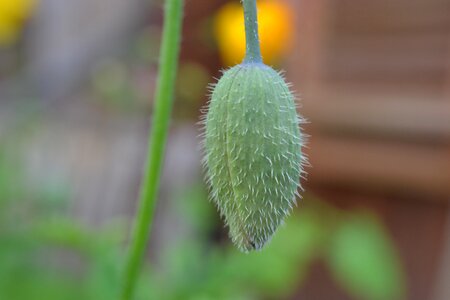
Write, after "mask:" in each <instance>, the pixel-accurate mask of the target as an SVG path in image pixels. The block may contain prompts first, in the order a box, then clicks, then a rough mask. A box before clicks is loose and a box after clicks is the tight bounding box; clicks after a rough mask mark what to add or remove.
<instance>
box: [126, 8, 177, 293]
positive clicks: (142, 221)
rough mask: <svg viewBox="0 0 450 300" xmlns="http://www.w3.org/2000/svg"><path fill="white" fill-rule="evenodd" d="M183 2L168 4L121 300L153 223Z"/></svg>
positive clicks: (135, 273) (134, 274)
mask: <svg viewBox="0 0 450 300" xmlns="http://www.w3.org/2000/svg"><path fill="white" fill-rule="evenodd" d="M182 18H183V0H166V6H165V13H164V26H163V35H162V44H161V50H160V61H159V63H160V70H159V76H158V82H157V85H156V91H155V100H154V113H153V122H152V128H151V133H150V138H149V146H148V157H147V163H146V167H145V175H144V178H143V181H142V183H141V191H140V197H139V208H138V211H137V217H136V219H135V222H134V226H133V232H132V236H131V244H130V248H129V249H128V254H127V257H126V262H125V269H124V274H123V282H122V286H121V291H120V293H121V294H120V299H122V300H129V299H132V296H133V290H134V287H135V284H136V279H137V278H138V274H139V270H140V266H141V265H142V260H143V256H144V252H145V248H146V244H147V240H148V236H149V232H150V228H151V223H152V221H153V214H154V210H155V203H156V197H157V195H158V187H159V181H160V175H161V168H162V162H163V159H164V150H165V145H166V140H167V133H168V131H169V123H170V114H171V111H172V106H173V94H174V83H175V77H176V72H177V67H178V56H179V49H180V36H181V27H182Z"/></svg>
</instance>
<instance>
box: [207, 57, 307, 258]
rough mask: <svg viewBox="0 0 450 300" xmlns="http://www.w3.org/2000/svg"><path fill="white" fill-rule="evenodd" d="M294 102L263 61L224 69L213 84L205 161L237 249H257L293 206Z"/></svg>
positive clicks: (297, 163)
mask: <svg viewBox="0 0 450 300" xmlns="http://www.w3.org/2000/svg"><path fill="white" fill-rule="evenodd" d="M294 100H295V99H294V96H293V95H292V93H291V92H290V90H289V86H288V84H286V82H285V81H284V79H283V77H282V76H281V75H280V74H279V73H277V72H276V71H275V70H273V69H272V68H270V67H268V66H266V65H264V64H262V63H242V64H240V65H237V66H235V67H233V68H231V69H229V70H227V71H226V72H224V74H223V76H222V78H221V79H220V80H219V81H218V83H217V84H216V85H215V87H214V88H213V91H212V95H211V101H210V103H209V109H208V112H207V115H206V118H205V141H204V147H205V153H206V155H205V159H204V163H205V166H206V172H207V179H208V183H209V185H210V187H211V192H212V193H211V194H212V197H211V198H212V199H213V201H214V202H215V204H216V205H217V207H218V209H219V211H220V213H221V215H222V216H223V217H224V218H225V222H226V224H227V226H228V227H229V234H230V237H231V239H232V240H233V242H234V243H235V244H236V246H237V247H238V248H239V249H241V250H242V251H250V250H254V249H261V248H262V247H263V246H264V245H265V244H266V243H267V242H268V241H269V240H270V239H271V237H272V235H273V234H274V233H275V231H276V229H277V228H278V227H279V225H280V224H281V223H282V222H283V220H284V219H285V217H286V216H287V215H288V214H289V213H290V212H291V210H292V207H293V205H294V204H295V203H296V195H298V193H297V189H298V188H299V187H300V177H301V176H302V174H303V172H304V171H303V167H302V166H303V164H304V162H305V156H304V155H303V154H302V152H301V147H302V146H303V144H304V139H303V136H302V134H301V132H300V129H299V123H301V121H302V119H301V118H299V117H298V115H297V112H296V109H295V101H294ZM300 188H301V187H300Z"/></svg>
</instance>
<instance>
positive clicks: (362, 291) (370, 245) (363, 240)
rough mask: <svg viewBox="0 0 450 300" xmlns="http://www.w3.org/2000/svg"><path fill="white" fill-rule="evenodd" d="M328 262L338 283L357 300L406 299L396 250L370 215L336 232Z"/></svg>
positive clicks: (354, 218)
mask: <svg viewBox="0 0 450 300" xmlns="http://www.w3.org/2000/svg"><path fill="white" fill-rule="evenodd" d="M330 244H331V245H330V248H329V251H328V262H329V265H330V268H331V271H332V273H333V274H334V276H335V277H336V279H337V281H338V282H339V283H341V284H342V286H343V287H345V288H346V289H347V290H348V292H349V293H351V294H352V295H354V296H355V297H357V298H358V299H370V300H391V299H396V300H397V299H402V298H403V297H404V290H405V287H404V275H403V272H402V268H401V266H400V262H399V259H398V257H397V255H396V251H395V247H394V245H393V244H392V242H391V240H390V239H389V237H388V236H387V233H386V232H385V231H384V229H383V227H382V226H381V225H380V224H379V223H378V222H377V220H376V219H375V217H373V216H371V215H369V214H354V215H351V216H349V218H347V219H344V220H343V221H342V223H341V224H340V226H338V228H337V229H336V231H335V232H334V234H333V236H332V238H331V243H330Z"/></svg>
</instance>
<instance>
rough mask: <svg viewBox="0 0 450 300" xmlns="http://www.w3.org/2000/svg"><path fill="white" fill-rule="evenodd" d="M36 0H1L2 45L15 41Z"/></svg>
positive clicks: (0, 31) (0, 28)
mask: <svg viewBox="0 0 450 300" xmlns="http://www.w3.org/2000/svg"><path fill="white" fill-rule="evenodd" d="M35 4H36V0H0V46H1V45H9V44H12V43H14V42H15V41H16V40H17V38H18V36H19V34H20V31H21V29H22V27H23V25H24V23H25V21H26V20H27V19H28V18H29V17H30V15H31V13H32V12H33V9H34V7H35Z"/></svg>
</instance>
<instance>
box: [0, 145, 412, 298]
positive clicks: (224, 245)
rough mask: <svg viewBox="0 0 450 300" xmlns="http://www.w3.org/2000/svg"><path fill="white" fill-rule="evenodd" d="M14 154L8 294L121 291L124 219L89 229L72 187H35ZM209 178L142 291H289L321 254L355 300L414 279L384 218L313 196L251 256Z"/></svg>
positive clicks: (7, 222)
mask: <svg viewBox="0 0 450 300" xmlns="http://www.w3.org/2000/svg"><path fill="white" fill-rule="evenodd" d="M18 166H20V164H18V160H15V159H12V158H11V155H5V153H1V155H0V299H8V300H42V299H45V300H52V299H55V300H56V299H58V300H60V299H65V300H66V299H67V300H70V299H74V300H75V299H86V300H89V299H96V300H102V299H105V300H106V299H114V298H115V295H116V293H117V290H118V283H119V276H120V275H119V274H120V272H119V271H120V267H121V265H122V254H123V253H122V248H123V243H124V236H125V234H124V233H125V231H124V230H123V228H124V226H122V225H120V224H117V223H114V224H110V225H108V226H106V227H105V228H96V229H93V228H88V227H87V226H85V225H83V224H82V223H81V222H80V221H79V220H76V219H75V218H73V217H69V216H68V214H67V209H66V205H64V203H65V202H66V201H67V198H68V197H67V195H65V194H64V193H60V192H58V193H55V192H52V191H51V189H49V188H48V187H45V186H39V187H34V188H25V184H23V183H24V182H26V176H25V174H23V173H22V172H21V168H20V167H18ZM206 197H207V196H206V192H205V191H204V189H203V187H202V186H194V187H191V188H189V189H188V190H187V191H186V190H183V191H181V192H180V194H179V196H178V197H176V199H175V203H176V205H177V209H178V212H177V213H178V215H179V216H180V218H181V219H183V222H184V223H185V226H184V227H186V228H188V229H189V234H187V235H181V236H179V237H177V239H176V241H174V242H172V243H171V244H170V245H167V248H168V249H169V251H165V252H164V253H163V255H162V257H161V259H160V261H158V262H157V264H155V266H154V267H153V268H152V267H150V266H149V265H145V266H143V275H142V276H141V278H140V281H139V284H138V288H137V293H136V299H142V300H144V299H163V300H164V299H168V300H172V299H173V300H176V299H187V300H190V299H192V300H203V299H205V300H206V299H219V300H220V299H245V300H250V299H289V298H290V297H291V298H292V295H293V294H294V293H295V292H296V291H297V290H298V289H300V288H301V283H302V282H304V280H305V279H306V278H307V276H308V269H309V267H310V265H311V263H313V262H314V261H315V260H316V259H322V260H323V261H325V262H327V264H328V266H329V268H330V270H331V273H332V274H333V276H334V277H335V278H336V280H337V282H339V283H340V284H341V285H342V286H343V287H344V288H345V289H346V290H347V291H348V292H349V294H351V295H353V296H354V297H355V299H368V300H389V299H401V298H402V297H403V294H404V279H403V274H402V270H401V267H400V263H399V261H398V257H397V255H396V253H395V249H394V247H393V245H392V242H391V241H390V239H389V238H388V236H387V234H386V232H385V231H384V229H383V227H382V226H381V225H380V223H379V221H377V219H376V217H375V216H374V215H372V214H370V213H367V212H363V211H362V212H361V211H354V212H344V211H340V210H338V209H336V208H334V207H332V206H329V205H327V204H325V203H323V202H321V201H319V200H316V199H314V198H313V197H310V198H308V200H305V201H303V202H301V203H300V206H301V208H300V209H299V210H298V211H299V212H298V213H295V214H294V215H293V216H291V217H290V218H288V222H287V224H286V225H285V226H283V227H282V228H281V229H280V230H279V232H278V233H277V234H276V235H275V237H274V239H273V241H272V242H271V243H270V244H269V245H268V247H267V248H266V249H264V250H263V251H261V252H256V253H251V254H243V253H240V252H238V251H237V250H235V249H234V248H233V247H232V246H230V245H229V244H228V242H227V240H226V239H221V240H219V241H216V242H212V241H213V239H212V236H213V235H214V232H215V231H217V226H221V223H220V222H218V220H217V215H216V212H215V210H214V207H213V205H212V204H211V203H209V202H208V201H207V200H206Z"/></svg>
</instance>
